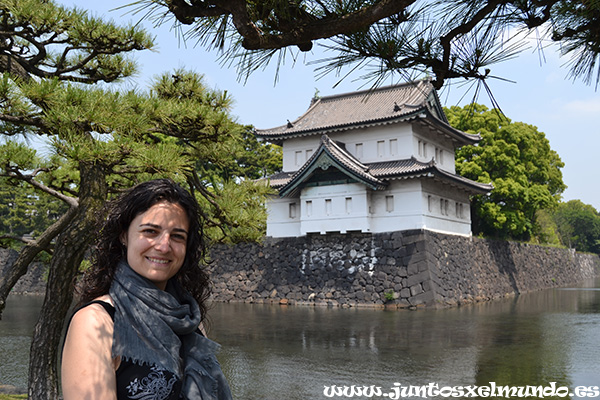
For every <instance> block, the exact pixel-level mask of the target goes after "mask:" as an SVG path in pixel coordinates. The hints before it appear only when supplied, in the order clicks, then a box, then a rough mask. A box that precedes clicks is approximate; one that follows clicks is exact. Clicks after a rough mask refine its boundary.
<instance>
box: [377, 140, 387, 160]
mask: <svg viewBox="0 0 600 400" xmlns="http://www.w3.org/2000/svg"><path fill="white" fill-rule="evenodd" d="M384 155H385V140H379V141H378V142H377V157H383V156H384Z"/></svg>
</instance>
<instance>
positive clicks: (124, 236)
mask: <svg viewBox="0 0 600 400" xmlns="http://www.w3.org/2000/svg"><path fill="white" fill-rule="evenodd" d="M119 240H120V241H121V244H122V245H123V246H125V247H127V232H123V233H121V235H120V236H119Z"/></svg>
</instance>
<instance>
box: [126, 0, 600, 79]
mask: <svg viewBox="0 0 600 400" xmlns="http://www.w3.org/2000/svg"><path fill="white" fill-rule="evenodd" d="M124 3H126V0H124ZM130 3H132V2H131V1H130ZM134 4H135V6H136V7H137V8H138V9H143V10H144V12H146V11H147V12H148V13H147V15H149V18H153V19H154V20H155V22H158V23H162V22H165V21H169V22H171V21H170V20H171V19H173V18H175V19H176V21H177V22H179V23H180V24H181V25H183V26H188V27H189V29H187V31H185V33H184V36H185V37H187V38H189V39H190V40H194V41H196V40H197V41H199V42H200V44H201V45H203V46H205V47H207V48H215V49H218V50H219V51H222V52H223V57H224V59H225V60H226V61H233V62H235V63H238V67H239V69H240V72H241V73H242V74H243V75H247V74H249V73H251V72H252V71H255V70H257V69H259V68H261V67H263V66H265V64H267V63H269V62H270V61H271V60H272V59H273V58H275V59H276V60H277V61H276V62H278V63H281V62H283V60H284V59H285V55H286V53H292V54H291V55H292V56H293V57H296V56H297V55H296V54H295V52H296V51H297V50H300V51H301V52H309V51H311V50H312V49H313V43H315V42H317V41H323V42H324V46H325V47H326V48H328V49H330V50H333V53H334V54H333V55H332V56H331V57H330V58H327V59H325V60H321V61H322V62H323V66H322V70H323V71H324V72H325V73H327V72H332V71H335V72H339V71H340V69H341V68H343V67H351V68H353V69H354V68H357V69H363V70H364V67H371V71H372V72H370V73H367V74H366V76H367V77H370V78H372V79H374V80H375V82H376V83H377V82H380V81H381V80H382V79H383V78H385V77H386V76H388V75H389V74H394V73H395V74H399V75H400V76H401V77H410V76H411V75H413V74H415V73H417V74H422V73H427V74H429V75H432V76H433V78H434V79H433V83H434V85H435V87H436V88H438V89H439V88H441V87H442V86H443V85H444V83H445V82H446V81H447V80H450V79H456V78H463V79H464V78H466V79H477V80H479V81H481V82H485V80H486V79H489V78H492V77H494V75H493V74H491V68H492V66H493V65H494V64H496V63H498V62H501V61H504V60H508V59H510V58H512V57H514V55H515V54H518V53H519V52H520V51H522V50H523V49H524V48H525V47H527V46H526V43H525V41H524V39H523V37H524V35H515V33H518V34H521V33H529V32H532V31H535V32H536V36H538V37H539V40H540V43H541V41H542V40H543V41H545V42H547V41H549V42H554V43H557V44H558V45H559V46H560V51H561V52H562V53H563V54H566V55H569V56H570V57H571V58H570V62H569V64H570V67H571V70H570V71H571V75H572V76H573V77H582V78H583V79H584V81H586V82H587V83H590V82H592V81H593V80H594V79H595V81H596V83H598V79H599V77H600V75H599V73H600V69H599V68H598V55H599V52H600V33H599V31H598V29H597V27H598V25H600V2H598V1H584V0H579V1H568V0H548V1H522V0H490V1H472V0H434V1H420V0H358V1H357V0H294V1H288V0H252V1H250V0H245V1H241V0H204V1H193V0H192V1H184V0H141V1H137V2H135V3H134ZM183 29H185V28H184V27H183ZM545 45H546V43H544V47H545ZM541 47H542V46H541V45H540V48H541ZM296 49H297V50H296Z"/></svg>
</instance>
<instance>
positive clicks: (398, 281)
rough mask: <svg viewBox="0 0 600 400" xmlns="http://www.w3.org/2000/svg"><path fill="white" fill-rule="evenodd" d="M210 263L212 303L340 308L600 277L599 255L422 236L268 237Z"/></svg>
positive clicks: (478, 295) (494, 293) (447, 302)
mask: <svg viewBox="0 0 600 400" xmlns="http://www.w3.org/2000/svg"><path fill="white" fill-rule="evenodd" d="M211 257H212V261H211V264H210V265H209V270H210V274H211V278H212V280H213V283H214V293H213V297H214V299H215V300H216V301H223V302H254V303H281V304H311V305H329V306H342V307H352V306H356V307H361V306H383V305H384V304H385V305H386V306H387V307H419V306H429V307H446V306H454V305H459V304H462V303H469V302H474V301H485V300H491V299H495V298H500V297H505V296H510V295H514V294H517V293H524V292H529V291H535V290H541V289H545V288H551V287H560V286H566V285H569V284H574V283H577V282H580V281H583V280H586V279H589V278H593V277H595V276H597V275H598V273H599V272H600V259H599V257H598V256H597V255H588V254H579V253H575V252H574V251H572V250H567V249H556V248H550V247H542V246H534V245H527V244H521V243H514V242H505V241H494V240H484V239H477V238H469V237H463V236H453V235H444V234H439V233H434V232H430V231H422V230H416V231H403V232H391V233H379V234H362V233H349V234H328V235H308V236H304V237H299V238H281V239H274V238H266V239H265V240H264V242H263V243H262V244H240V245H236V246H226V245H217V246H215V247H214V248H213V249H212V251H211Z"/></svg>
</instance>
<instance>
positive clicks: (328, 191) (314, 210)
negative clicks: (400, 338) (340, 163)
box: [300, 183, 370, 235]
mask: <svg viewBox="0 0 600 400" xmlns="http://www.w3.org/2000/svg"><path fill="white" fill-rule="evenodd" d="M300 202H301V207H300V209H301V213H302V217H301V220H302V221H301V226H300V232H301V234H302V235H305V234H307V233H313V232H317V233H322V234H325V233H326V232H342V233H345V232H348V231H361V232H369V231H370V221H369V219H370V218H369V205H368V193H367V189H366V187H365V186H364V185H361V184H356V183H354V184H345V185H332V186H314V187H306V188H304V189H302V193H301V196H300Z"/></svg>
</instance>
